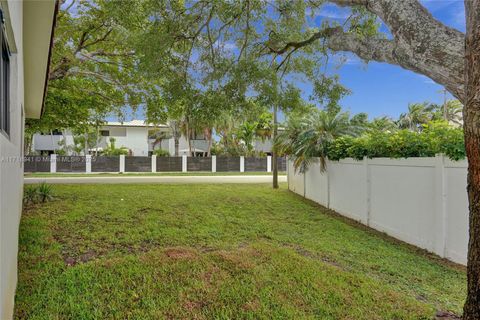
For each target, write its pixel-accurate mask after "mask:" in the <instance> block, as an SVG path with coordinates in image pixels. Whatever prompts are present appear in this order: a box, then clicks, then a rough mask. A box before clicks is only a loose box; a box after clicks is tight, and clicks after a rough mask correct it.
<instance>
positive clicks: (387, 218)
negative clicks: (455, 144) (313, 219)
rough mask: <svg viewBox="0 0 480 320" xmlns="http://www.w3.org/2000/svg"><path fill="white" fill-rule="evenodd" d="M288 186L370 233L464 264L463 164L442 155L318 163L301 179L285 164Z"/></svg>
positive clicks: (466, 203)
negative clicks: (391, 237) (372, 231)
mask: <svg viewBox="0 0 480 320" xmlns="http://www.w3.org/2000/svg"><path fill="white" fill-rule="evenodd" d="M287 172H288V187H289V189H290V190H291V191H293V192H295V193H297V194H300V195H301V196H303V197H305V198H307V199H310V200H313V201H315V202H317V203H319V204H321V205H323V206H325V207H327V208H330V209H332V210H334V211H336V212H338V213H339V214H341V215H344V216H346V217H349V218H351V219H354V220H356V221H358V222H360V223H362V224H365V225H367V226H369V227H371V228H373V229H376V230H379V231H382V232H385V233H386V234H388V235H390V236H393V237H395V238H397V239H400V240H402V241H405V242H407V243H410V244H413V245H415V246H418V247H420V248H423V249H426V250H428V251H430V252H433V253H435V254H437V255H439V256H441V257H444V258H447V259H449V260H451V261H454V262H457V263H460V264H466V262H467V248H468V199H467V191H466V187H467V161H466V160H464V161H451V160H449V159H448V158H445V157H444V156H441V155H439V156H436V157H434V158H407V159H386V158H376V159H366V158H365V159H364V160H363V161H356V160H353V159H345V160H341V161H338V162H337V161H335V162H334V161H328V162H327V171H326V172H324V173H321V172H320V166H319V163H318V161H317V162H316V163H315V164H314V165H312V166H311V167H310V168H309V169H308V170H307V171H306V172H305V173H304V174H300V173H298V172H295V171H294V169H293V165H292V162H291V161H289V163H288V169H287Z"/></svg>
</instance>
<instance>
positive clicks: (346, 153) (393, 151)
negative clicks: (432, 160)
mask: <svg viewBox="0 0 480 320" xmlns="http://www.w3.org/2000/svg"><path fill="white" fill-rule="evenodd" d="M439 153H443V154H445V155H446V156H448V157H449V158H450V159H452V160H460V159H464V158H465V144H464V140H463V130H462V129H461V128H453V127H451V126H449V125H448V124H447V123H444V122H431V123H429V124H427V125H425V126H424V128H423V130H422V131H421V132H413V131H410V130H398V131H394V132H381V131H373V132H369V133H366V134H364V135H362V136H360V137H351V136H342V137H340V138H337V139H335V140H334V141H332V142H330V143H329V144H328V146H327V154H328V158H329V159H330V160H340V159H344V158H354V159H357V160H361V159H363V157H368V158H378V157H385V158H408V157H433V156H435V154H439Z"/></svg>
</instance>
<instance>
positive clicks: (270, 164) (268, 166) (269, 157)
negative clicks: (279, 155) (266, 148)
mask: <svg viewBox="0 0 480 320" xmlns="http://www.w3.org/2000/svg"><path fill="white" fill-rule="evenodd" d="M267 172H272V156H267Z"/></svg>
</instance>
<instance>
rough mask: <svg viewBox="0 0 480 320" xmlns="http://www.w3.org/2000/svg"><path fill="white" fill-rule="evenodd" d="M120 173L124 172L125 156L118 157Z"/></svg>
mask: <svg viewBox="0 0 480 320" xmlns="http://www.w3.org/2000/svg"><path fill="white" fill-rule="evenodd" d="M120 172H122V173H123V172H125V155H124V154H121V155H120Z"/></svg>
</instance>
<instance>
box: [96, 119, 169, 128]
mask: <svg viewBox="0 0 480 320" xmlns="http://www.w3.org/2000/svg"><path fill="white" fill-rule="evenodd" d="M105 125H106V126H115V127H151V128H155V127H163V128H164V127H168V125H166V124H159V125H154V124H153V123H146V122H145V120H132V121H125V122H119V121H108V122H107V123H106V124H105Z"/></svg>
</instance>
